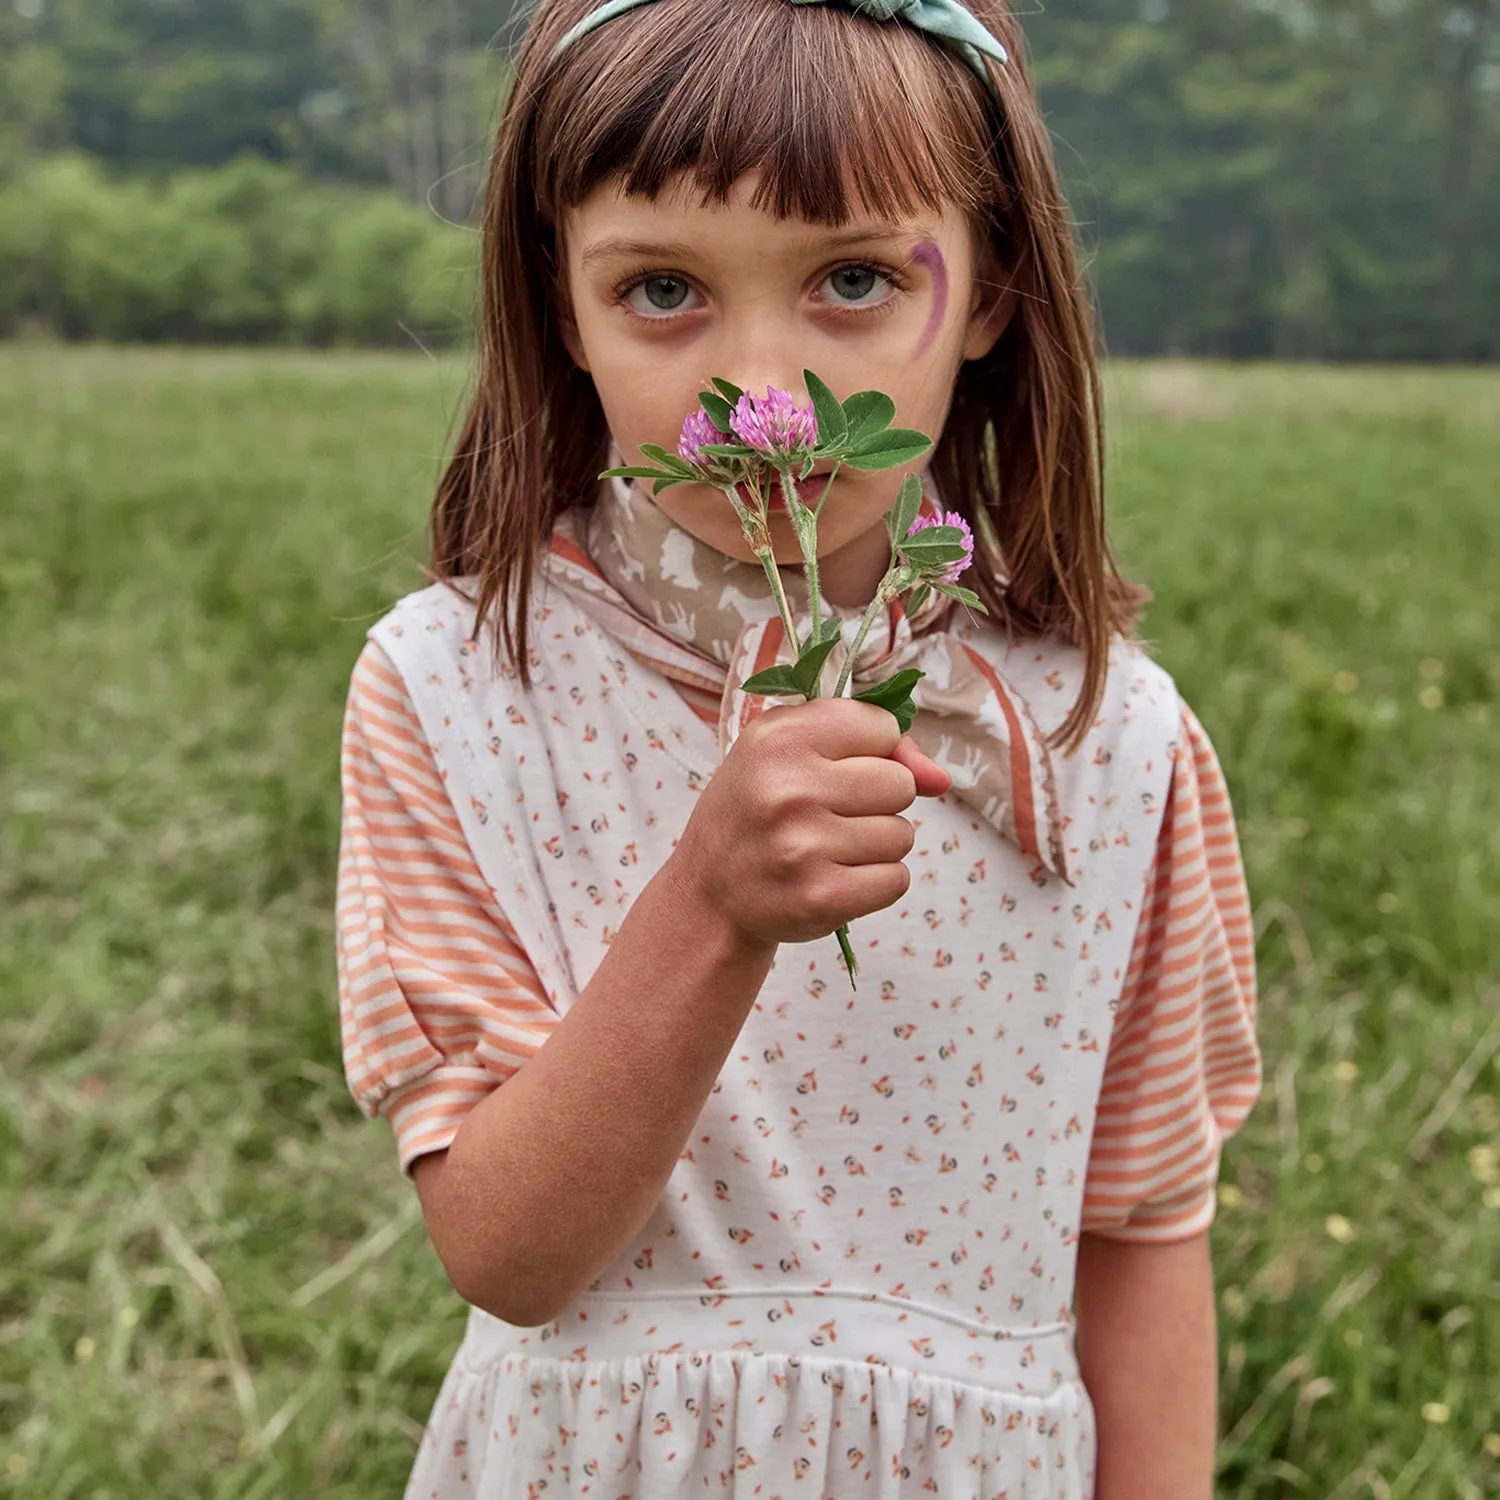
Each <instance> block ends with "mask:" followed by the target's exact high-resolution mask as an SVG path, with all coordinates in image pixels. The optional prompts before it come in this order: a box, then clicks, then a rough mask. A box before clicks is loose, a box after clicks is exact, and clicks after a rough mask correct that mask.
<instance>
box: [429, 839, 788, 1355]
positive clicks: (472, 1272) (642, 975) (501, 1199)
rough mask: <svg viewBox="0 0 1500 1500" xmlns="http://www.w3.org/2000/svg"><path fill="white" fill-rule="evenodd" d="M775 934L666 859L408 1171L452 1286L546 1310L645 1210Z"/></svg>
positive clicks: (499, 1305)
mask: <svg viewBox="0 0 1500 1500" xmlns="http://www.w3.org/2000/svg"><path fill="white" fill-rule="evenodd" d="M775 952H776V946H775V945H774V944H760V943H747V942H746V941H744V940H743V939H742V938H738V937H736V936H735V935H734V934H733V933H732V931H731V930H730V929H729V927H728V926H727V924H725V923H724V922H723V921H722V920H721V919H720V918H719V917H718V916H717V915H716V914H715V913H714V912H713V911H712V910H711V909H708V908H706V907H704V906H702V905H701V904H699V902H698V901H697V899H696V897H695V895H694V894H693V893H692V891H691V889H690V888H689V887H688V886H687V885H686V884H685V883H684V882H682V881H681V880H679V879H678V878H677V872H676V871H675V870H674V868H673V866H672V864H671V861H668V864H667V865H666V866H664V867H663V869H662V870H661V871H659V872H658V873H657V875H656V876H655V877H654V878H653V879H652V880H651V882H650V883H649V884H648V885H647V886H646V888H645V889H644V890H643V891H642V892H641V894H640V895H639V896H638V897H637V899H636V901H635V903H634V905H633V906H632V907H631V910H630V912H629V913H628V914H627V916H626V919H625V921H624V922H623V923H622V924H621V928H620V931H619V933H618V935H617V936H616V937H615V939H614V941H613V943H611V945H610V947H609V950H608V952H607V953H606V954H605V956H604V958H603V960H602V961H601V963H600V965H599V968H598V970H597V971H596V972H595V974H594V977H593V978H592V979H591V980H590V981H589V983H588V984H587V985H586V986H585V987H584V990H583V993H582V994H581V995H580V996H579V997H578V999H577V1000H576V1001H575V1002H574V1004H573V1006H572V1008H571V1009H570V1010H569V1011H568V1014H567V1015H566V1016H564V1017H563V1019H562V1020H561V1021H560V1022H559V1023H558V1025H557V1027H556V1029H555V1030H554V1031H553V1033H552V1034H551V1036H549V1037H548V1039H547V1041H546V1043H545V1044H544V1045H543V1046H542V1047H541V1049H540V1050H539V1051H538V1052H537V1054H536V1056H535V1057H533V1058H532V1059H531V1060H530V1061H529V1062H528V1063H527V1064H526V1066H525V1067H523V1068H522V1069H520V1071H519V1072H517V1073H516V1074H515V1075H514V1076H513V1077H511V1078H510V1079H509V1080H508V1081H507V1082H506V1083H505V1085H504V1086H503V1087H501V1088H499V1089H496V1090H495V1091H494V1092H493V1093H492V1094H490V1095H489V1096H488V1097H487V1098H486V1099H485V1100H484V1101H483V1102H482V1103H481V1104H479V1105H478V1106H476V1107H475V1109H474V1110H473V1111H472V1112H471V1113H470V1114H469V1115H468V1116H467V1118H466V1119H465V1121H464V1123H463V1125H462V1127H461V1128H460V1130H459V1132H458V1134H457V1136H456V1137H455V1138H454V1141H453V1144H452V1146H451V1147H450V1148H449V1149H448V1151H447V1152H446V1153H445V1154H444V1155H443V1156H442V1157H435V1158H433V1159H432V1160H431V1163H430V1164H429V1163H428V1162H426V1161H418V1163H417V1164H416V1177H417V1185H418V1189H419V1191H420V1193H421V1195H422V1203H423V1208H424V1210H425V1211H426V1215H427V1222H428V1228H429V1232H430V1233H431V1235H432V1239H433V1243H434V1245H435V1246H436V1248H437V1250H438V1254H439V1255H440V1257H441V1258H442V1260H443V1263H444V1266H445V1267H446V1268H447V1271H448V1274H449V1276H450V1278H451V1279H452V1281H453V1283H454V1285H455V1287H457V1289H458V1290H459V1291H460V1292H461V1293H462V1295H463V1296H464V1297H465V1298H466V1299H467V1300H468V1301H469V1302H471V1303H474V1304H475V1305H476V1306H479V1307H482V1308H484V1309H486V1310H487V1311H489V1312H493V1313H494V1314H495V1315H496V1316H497V1317H501V1318H504V1319H505V1320H506V1321H507V1322H512V1323H517V1324H520V1325H523V1326H532V1325H534V1324H537V1323H542V1322H546V1321H547V1320H548V1319H549V1318H551V1317H552V1316H554V1314H555V1312H556V1311H557V1309H558V1308H560V1307H562V1306H565V1305H566V1304H567V1303H568V1302H569V1301H571V1300H572V1298H573V1297H574V1296H576V1295H577V1294H578V1293H579V1292H580V1291H582V1290H583V1289H584V1288H585V1287H587V1286H588V1284H589V1283H590V1282H591V1281H593V1280H594V1279H595V1278H596V1277H597V1276H598V1274H599V1272H600V1271H602V1270H603V1269H604V1268H605V1267H606V1266H607V1265H609V1264H610V1262H611V1261H613V1260H614V1259H615V1258H616V1257H617V1256H618V1255H619V1253H620V1251H621V1250H623V1249H624V1248H625V1246H626V1245H628V1244H629V1243H630V1241H631V1240H632V1239H633V1238H634V1237H635V1235H636V1233H637V1232H638V1231H639V1230H640V1227H641V1225H642V1224H644V1223H645V1221H646V1220H647V1219H648V1218H649V1217H650V1215H651V1212H652V1210H653V1209H654V1208H655V1206H656V1204H657V1201H658V1200H659V1198H660V1196H661V1193H662V1189H663V1188H664V1186H665V1185H666V1182H667V1179H668V1178H669V1177H670V1176H671V1173H672V1169H673V1167H674V1166H675V1165H676V1163H677V1160H678V1158H679V1156H680V1155H681V1152H682V1149H683V1146H684V1145H685V1144H686V1142H687V1139H688V1136H689V1135H690V1133H691V1132H692V1129H693V1126H694V1123H695V1122H696V1121H697V1118H698V1115H699V1113H700V1112H701V1110H702V1108H703V1104H704V1101H705V1100H706V1099H707V1097H708V1095H709V1093H710V1091H711V1090H712V1088H713V1085H714V1082H715V1080H716V1079H717V1077H718V1075H719V1071H720V1069H721V1067H722V1066H723V1062H724V1058H725V1056H726V1055H727V1054H728V1052H729V1049H730V1048H731V1047H732V1046H733V1045H734V1040H735V1038H736V1036H738V1034H739V1031H740V1027H741V1025H742V1024H743V1022H744V1018H745V1015H746V1014H747V1013H748V1011H749V1009H750V1007H751V1005H752V1004H753V1003H754V1001H755V997H756V996H757V995H758V994H759V993H760V989H761V986H762V985H763V984H764V982H765V978H766V975H767V973H768V972H769V970H770V967H771V961H772V959H773V957H774V956H775Z"/></svg>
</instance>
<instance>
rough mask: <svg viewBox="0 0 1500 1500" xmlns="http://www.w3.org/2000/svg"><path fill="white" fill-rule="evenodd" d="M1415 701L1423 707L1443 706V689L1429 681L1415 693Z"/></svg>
mask: <svg viewBox="0 0 1500 1500" xmlns="http://www.w3.org/2000/svg"><path fill="white" fill-rule="evenodd" d="M1417 701H1418V702H1419V703H1421V705H1422V707H1423V708H1441V707H1442V706H1443V690H1442V688H1440V687H1439V686H1438V685H1437V684H1436V683H1435V682H1430V683H1428V684H1427V686H1426V687H1424V688H1423V689H1422V691H1421V692H1420V693H1418V694H1417Z"/></svg>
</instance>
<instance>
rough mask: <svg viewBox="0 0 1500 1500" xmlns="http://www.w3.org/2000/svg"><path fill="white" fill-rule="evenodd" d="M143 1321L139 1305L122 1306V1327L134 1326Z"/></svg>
mask: <svg viewBox="0 0 1500 1500" xmlns="http://www.w3.org/2000/svg"><path fill="white" fill-rule="evenodd" d="M140 1321H141V1313H140V1309H139V1308H137V1307H122V1308H121V1309H120V1327H121V1328H134V1327H135V1325H136V1324H137V1323H139V1322H140Z"/></svg>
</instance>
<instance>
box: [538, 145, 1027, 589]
mask: <svg viewBox="0 0 1500 1500" xmlns="http://www.w3.org/2000/svg"><path fill="white" fill-rule="evenodd" d="M756 176H757V174H754V173H752V174H749V175H748V176H746V177H744V178H741V179H740V181H739V182H737V183H736V184H735V186H734V189H733V191H732V193H731V197H730V201H729V202H728V203H727V204H725V205H723V206H722V207H720V206H718V205H711V206H710V207H707V208H704V207H702V206H701V205H700V203H699V202H698V196H699V195H698V194H697V193H696V191H695V190H693V189H692V188H691V186H690V184H689V183H688V181H687V179H685V178H683V179H678V180H677V181H676V182H674V183H670V184H669V185H668V189H667V190H666V191H664V192H663V193H662V194H661V196H660V197H659V198H658V199H656V200H655V201H652V200H650V199H646V198H641V197H636V198H627V197H625V196H623V195H622V194H621V192H620V190H619V186H618V183H617V182H607V183H604V184H602V185H601V186H600V187H599V188H597V189H596V190H595V191H594V192H593V193H592V194H591V195H590V196H589V197H588V198H587V199H585V200H584V202H583V203H581V204H580V205H579V206H578V207H577V208H576V209H573V210H571V211H570V212H569V213H568V214H567V216H566V218H565V221H564V223H563V226H562V236H561V238H562V244H563V253H564V266H565V275H566V283H567V284H566V288H565V291H566V298H567V301H566V312H565V316H564V321H563V336H564V339H565V341H566V343H567V347H568V349H569V351H570V353H571V354H572V356H573V359H574V360H575V361H576V362H577V364H578V365H579V366H580V367H581V368H582V369H584V370H587V371H588V372H589V373H590V374H591V375H592V377H593V380H594V385H595V387H596V389H597V390H598V392H599V400H600V403H601V405H602V406H603V408H604V415H605V418H606V420H607V421H608V423H609V427H610V431H611V432H612V433H613V434H614V436H615V439H616V441H617V442H618V443H619V446H620V450H621V452H622V453H623V455H624V461H625V463H627V464H639V463H644V462H647V460H646V459H645V458H644V456H643V454H642V453H641V450H640V445H641V444H642V443H659V444H661V446H662V447H664V448H666V449H667V450H668V451H675V449H676V447H677V439H678V436H679V434H680V432H681V429H682V421H683V418H684V417H685V416H686V415H687V414H688V412H690V411H692V410H693V409H694V408H696V407H697V405H698V392H699V391H701V390H706V389H709V385H708V382H709V379H710V377H712V376H716V375H717V376H720V377H722V378H724V379H727V380H731V381H733V382H734V383H735V384H736V385H738V386H741V387H742V388H743V389H745V390H747V391H751V392H753V393H754V394H756V395H763V394H764V392H765V389H766V387H767V386H768V385H771V386H779V387H781V388H782V389H784V390H789V391H791V392H792V393H793V394H794V395H795V396H797V398H798V399H799V400H806V399H807V393H806V389H805V387H804V385H803V382H802V371H803V370H804V369H810V370H812V371H813V372H814V373H815V374H816V375H818V376H819V377H820V378H821V379H822V380H824V381H826V382H827V384H828V385H829V386H830V388H831V389H832V390H833V393H834V395H835V396H837V397H838V398H839V399H840V400H844V399H846V398H847V397H848V396H850V395H852V394H853V393H854V392H855V391H861V390H878V391H884V392H885V393H886V395H888V396H889V397H890V398H891V399H892V400H893V401H894V402H895V403H896V417H895V421H894V423H893V424H892V425H894V426H897V427H914V428H916V429H918V430H919V431H921V432H924V433H926V434H927V435H928V436H929V437H930V438H932V439H933V442H934V444H936V442H937V439H938V437H939V435H940V434H941V432H942V429H943V423H944V421H945V420H946V418H947V414H948V405H949V402H950V400H951V399H952V394H953V385H954V381H955V380H956V378H957V375H958V370H959V366H960V365H961V364H962V363H963V362H964V361H965V360H968V359H976V358H979V357H980V356H982V355H984V354H986V353H987V352H988V351H989V350H990V348H991V347H992V346H993V345H994V343H995V340H996V339H997V338H998V337H999V336H1000V333H1001V331H1002V330H1003V329H1004V326H1005V323H1006V321H1007V320H1008V318H1009V316H1010V313H1011V311H1012V309H1013V306H1014V302H1013V299H1012V298H1011V297H1009V296H1007V295H1002V294H1001V293H1000V292H999V289H998V288H996V287H994V286H981V285H980V284H979V283H978V282H977V281H976V274H975V257H974V248H975V247H974V241H973V237H972V231H971V229H970V226H969V223H968V220H967V218H966V217H965V216H964V215H963V214H962V213H961V212H960V211H959V210H958V209H956V208H953V207H951V206H949V207H947V208H945V211H944V212H943V214H942V215H941V216H938V215H934V214H931V213H922V214H920V215H918V216H917V217H913V218H910V219H903V220H901V221H899V222H896V223H877V222H876V221H875V220H873V219H869V218H864V217H859V218H856V220H855V221H854V222H853V223H852V224H850V225H849V226H848V227H846V228H845V229H842V230H831V229H829V228H828V227H827V226H826V225H820V224H814V223H809V222H807V221H805V220H802V219H789V220H780V219H777V218H776V217H775V216H774V215H773V214H771V213H768V212H765V211H763V210H760V209H755V208H752V207H751V206H750V199H751V198H752V196H753V195H754V190H755V186H756ZM930 452H931V450H929V452H928V454H924V455H923V457H922V458H920V459H918V460H917V461H916V462H914V463H912V464H909V465H907V466H906V467H905V468H901V469H887V470H884V471H881V472H878V473H861V472H859V471H858V470H854V469H841V470H840V471H839V474H838V477H837V479H836V480H835V481H834V485H833V490H832V492H831V493H830V494H829V496H828V500H827V503H826V504H825V505H824V507H823V511H822V514H821V516H820V518H819V521H818V556H819V559H820V569H819V572H820V582H821V584H822V589H823V593H824V594H825V596H826V597H827V598H828V599H830V600H831V601H833V602H834V603H836V604H841V605H852V606H863V605H864V604H866V603H868V602H869V600H870V598H871V597H872V596H873V594H874V592H875V588H876V586H877V584H878V583H879V582H880V579H881V577H882V576H883V575H884V573H885V570H886V567H887V566H888V564H889V562H890V543H889V541H888V539H887V536H886V531H885V525H884V516H885V513H886V512H887V511H888V510H889V509H890V508H891V506H892V505H894V504H895V501H896V493H897V491H898V490H899V489H900V487H901V481H902V478H903V477H904V476H905V475H906V474H907V473H909V472H920V471H921V470H922V469H923V468H925V466H926V464H927V461H928V458H929V457H930ZM830 467H831V465H830V464H827V463H820V464H819V465H818V466H817V469H816V470H815V471H814V472H815V473H822V472H826V470H827V469H828V468H830ZM819 493H821V491H819ZM656 503H657V504H658V505H659V506H660V507H661V509H662V510H663V511H665V512H666V513H667V515H669V516H670V517H671V518H672V520H673V521H675V522H676V523H677V524H678V525H679V526H681V527H682V528H683V530H685V531H688V532H690V533H692V535H693V536H695V537H697V538H698V539H699V540H700V541H702V542H705V543H707V544H708V545H709V546H711V547H714V548H716V549H717V550H718V551H720V552H723V553H726V554H728V555H729V556H731V557H736V558H738V559H740V560H741V561H743V562H751V563H753V562H754V561H755V555H754V553H752V552H751V551H750V549H749V547H748V546H747V545H746V543H745V538H744V535H743V533H742V532H741V530H740V524H739V519H738V517H737V516H736V515H735V512H734V508H733V507H732V506H731V505H730V503H729V501H728V499H727V498H726V497H725V495H724V494H723V492H722V491H720V490H717V489H715V488H713V487H712V486H711V485H701V484H691V485H687V484H685V485H679V486H674V487H673V488H671V489H668V490H665V491H663V492H662V493H661V494H660V495H658V496H656ZM771 537H772V540H773V542H774V543H775V555H776V561H777V562H778V563H781V564H785V565H793V566H794V565H796V564H798V563H800V562H801V560H802V554H801V551H800V550H799V548H798V545H797V535H796V531H795V530H794V528H793V526H792V523H791V521H790V520H789V519H788V517H787V515H786V514H785V512H784V511H780V510H773V511H772V512H771Z"/></svg>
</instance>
